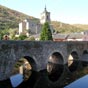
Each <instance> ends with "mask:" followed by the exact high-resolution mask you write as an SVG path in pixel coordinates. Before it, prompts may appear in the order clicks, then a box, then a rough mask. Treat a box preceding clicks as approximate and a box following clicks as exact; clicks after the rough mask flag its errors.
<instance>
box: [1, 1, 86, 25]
mask: <svg viewBox="0 0 88 88" xmlns="http://www.w3.org/2000/svg"><path fill="white" fill-rule="evenodd" d="M0 4H1V5H3V6H6V7H9V8H11V9H14V10H17V11H20V12H23V13H25V14H28V15H30V16H34V17H37V18H40V13H41V12H42V11H43V10H44V8H45V4H46V7H47V10H48V11H49V12H51V20H54V21H61V22H64V23H69V24H88V0H0Z"/></svg>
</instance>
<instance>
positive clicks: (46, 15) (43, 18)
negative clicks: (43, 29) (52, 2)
mask: <svg viewBox="0 0 88 88" xmlns="http://www.w3.org/2000/svg"><path fill="white" fill-rule="evenodd" d="M50 21H51V20H50V12H48V11H47V9H46V6H45V8H44V11H43V12H42V13H41V18H40V23H41V24H44V23H45V22H48V23H50Z"/></svg>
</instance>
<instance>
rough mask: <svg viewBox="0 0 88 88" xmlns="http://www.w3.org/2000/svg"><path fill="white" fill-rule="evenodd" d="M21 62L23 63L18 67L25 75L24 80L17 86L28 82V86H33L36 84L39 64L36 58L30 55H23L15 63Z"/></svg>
mask: <svg viewBox="0 0 88 88" xmlns="http://www.w3.org/2000/svg"><path fill="white" fill-rule="evenodd" d="M19 62H22V63H21V65H20V66H19V67H18V69H19V72H20V74H22V75H23V82H22V83H21V84H20V85H18V86H17V88H19V87H20V86H22V85H23V83H24V82H25V83H26V86H30V87H31V88H33V86H34V84H35V83H36V77H37V76H36V71H37V64H36V62H35V60H34V59H33V58H32V57H30V56H22V57H21V58H20V59H19V60H18V61H16V63H15V65H16V64H17V63H18V64H19Z"/></svg>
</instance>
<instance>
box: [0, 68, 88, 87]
mask: <svg viewBox="0 0 88 88" xmlns="http://www.w3.org/2000/svg"><path fill="white" fill-rule="evenodd" d="M87 74H88V66H85V67H84V68H82V69H81V70H78V71H75V72H74V73H72V74H70V75H68V76H67V77H66V79H64V82H63V85H62V86H61V87H59V88H64V87H65V86H67V85H69V84H70V83H71V82H73V81H75V80H77V79H79V78H81V77H83V76H85V75H87ZM34 81H36V80H35V79H34V80H32V82H34ZM83 81H84V82H85V80H83ZM40 83H41V82H40ZM40 83H38V84H39V85H41V84H40ZM42 83H43V81H42ZM26 84H27V85H26ZM31 84H32V85H34V84H33V83H31ZM29 85H30V84H29ZM82 85H83V84H82ZM0 88H33V86H32V87H30V86H28V83H26V81H23V76H22V75H21V74H16V75H15V76H12V77H10V78H9V79H7V80H4V81H1V82H0ZM40 88H41V87H40ZM47 88H49V87H47ZM52 88H54V87H52Z"/></svg>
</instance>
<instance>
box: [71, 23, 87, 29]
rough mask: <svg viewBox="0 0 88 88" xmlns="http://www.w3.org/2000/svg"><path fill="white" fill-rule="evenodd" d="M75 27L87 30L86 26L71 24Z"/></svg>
mask: <svg viewBox="0 0 88 88" xmlns="http://www.w3.org/2000/svg"><path fill="white" fill-rule="evenodd" d="M73 25H74V26H75V27H79V28H82V29H84V30H88V24H73Z"/></svg>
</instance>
